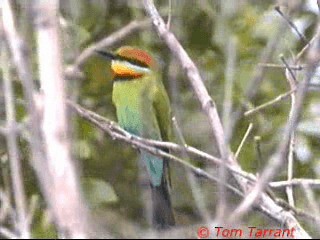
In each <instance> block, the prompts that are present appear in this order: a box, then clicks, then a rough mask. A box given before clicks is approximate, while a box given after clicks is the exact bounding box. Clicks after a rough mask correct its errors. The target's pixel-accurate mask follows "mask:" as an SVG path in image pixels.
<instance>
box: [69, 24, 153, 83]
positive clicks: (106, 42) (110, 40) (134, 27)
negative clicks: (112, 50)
mask: <svg viewBox="0 0 320 240" xmlns="http://www.w3.org/2000/svg"><path fill="white" fill-rule="evenodd" d="M149 25H150V20H149V19H144V20H140V21H137V20H134V21H132V22H130V23H129V24H127V25H126V26H124V27H123V28H121V29H120V30H117V31H116V32H114V33H112V34H111V35H109V36H108V37H106V38H104V39H102V40H101V41H99V42H97V43H94V44H92V45H91V46H89V47H87V48H86V49H85V50H84V51H83V52H82V53H81V54H80V55H79V56H78V57H77V59H76V60H75V62H74V64H73V65H71V66H69V67H68V68H67V69H66V71H65V75H66V77H67V78H72V77H73V76H75V75H78V72H80V69H81V68H82V67H83V65H84V64H85V63H86V61H88V59H89V58H91V57H92V56H94V55H96V52H95V51H96V50H98V49H102V48H109V47H111V46H113V45H114V44H116V43H118V42H120V41H121V40H123V39H124V38H126V37H128V36H130V35H131V34H133V33H135V32H137V31H139V30H141V29H144V28H146V27H148V26H149Z"/></svg>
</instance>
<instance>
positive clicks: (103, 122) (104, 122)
mask: <svg viewBox="0 0 320 240" xmlns="http://www.w3.org/2000/svg"><path fill="white" fill-rule="evenodd" d="M68 105H69V106H70V107H71V108H72V110H74V111H75V112H76V113H77V114H78V115H79V116H80V117H81V118H83V119H85V120H87V121H89V122H90V123H92V124H93V125H95V126H97V127H98V128H99V129H101V130H103V131H104V132H106V133H107V134H109V135H110V136H111V138H112V139H117V140H120V141H123V142H126V143H128V144H130V145H131V146H133V147H136V148H140V149H143V150H146V151H148V152H150V153H151V154H154V155H157V156H161V157H165V158H167V159H168V160H171V161H176V162H178V163H179V164H182V166H184V167H186V168H188V169H190V170H191V171H192V172H194V173H196V174H197V175H199V176H202V177H205V178H207V179H209V180H210V181H214V182H218V183H221V184H224V185H225V186H226V187H227V188H228V189H230V190H231V191H233V192H234V193H236V194H237V195H239V196H241V197H243V194H242V192H240V191H239V190H238V189H235V188H234V187H233V186H230V185H229V184H228V183H225V182H221V181H220V180H219V179H217V178H215V177H214V176H211V175H210V174H208V173H206V172H204V171H203V170H202V169H200V168H197V167H194V166H193V165H192V164H190V163H187V162H185V161H184V160H182V159H180V158H177V157H176V156H174V155H172V154H168V153H167V152H164V151H162V150H159V149H158V148H160V149H161V148H165V149H169V150H172V151H175V152H177V151H178V152H180V153H183V152H187V153H188V154H191V155H193V156H195V159H197V157H198V158H200V159H204V160H207V161H209V162H211V163H215V164H220V165H221V164H224V165H225V167H226V169H228V170H229V171H230V172H232V173H233V174H234V175H236V176H239V177H240V176H241V178H243V179H246V180H248V181H249V182H250V183H249V182H248V185H249V184H250V185H252V183H254V182H255V181H256V178H255V176H254V175H252V174H249V173H246V172H244V171H242V170H241V169H239V168H235V167H234V166H231V165H229V164H226V163H225V162H224V161H222V160H219V159H217V158H215V157H213V156H211V155H209V154H207V153H205V152H202V151H200V150H198V149H195V148H193V147H190V146H180V145H177V144H175V143H171V142H160V141H155V140H149V139H144V138H141V137H137V136H134V135H131V134H130V133H128V132H126V131H125V130H123V129H122V128H120V127H119V126H118V125H117V124H116V123H115V122H112V121H110V120H108V119H105V118H103V117H101V116H100V115H98V114H96V113H94V112H91V111H89V110H86V109H85V108H83V107H81V106H79V105H78V104H75V103H73V102H71V101H68ZM154 147H157V148H154ZM319 184H320V182H319ZM272 186H273V185H272ZM274 201H276V200H273V199H271V198H270V197H269V195H266V194H264V195H262V202H261V203H258V204H255V205H254V206H253V207H254V209H257V210H259V211H260V212H262V213H263V214H265V215H266V216H269V217H270V218H271V219H274V220H276V221H278V222H280V223H282V224H283V223H284V224H285V225H286V226H288V227H289V228H291V227H294V228H296V229H297V232H298V236H305V237H308V234H306V233H305V232H304V230H303V229H302V228H301V226H300V225H299V223H298V222H297V221H296V220H295V219H294V217H293V216H292V215H291V214H290V213H289V212H287V211H286V209H283V208H282V207H279V206H280V205H277V204H278V201H277V202H274ZM276 203H277V204H276Z"/></svg>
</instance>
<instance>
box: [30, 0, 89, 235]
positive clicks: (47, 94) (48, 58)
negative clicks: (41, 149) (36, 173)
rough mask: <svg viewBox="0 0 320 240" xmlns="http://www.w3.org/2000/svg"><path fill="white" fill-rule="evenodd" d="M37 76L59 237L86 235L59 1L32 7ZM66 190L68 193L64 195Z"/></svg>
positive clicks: (84, 207)
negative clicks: (69, 117)
mask: <svg viewBox="0 0 320 240" xmlns="http://www.w3.org/2000/svg"><path fill="white" fill-rule="evenodd" d="M34 13H35V15H36V18H35V28H36V35H37V45H38V61H39V78H40V82H41V89H42V90H43V121H42V125H41V128H42V132H43V137H44V146H45V149H46V152H47V164H48V173H47V174H49V176H50V178H51V179H50V180H51V184H50V189H48V191H49V192H50V196H51V197H50V199H47V201H48V203H49V206H50V208H51V210H52V214H53V216H54V219H55V223H56V224H57V227H58V231H59V233H60V234H62V236H67V237H71V238H87V237H88V231H89V227H88V225H87V224H88V209H87V208H86V206H85V205H84V199H83V196H82V194H81V191H80V185H79V184H80V179H79V177H78V176H77V174H76V171H75V166H74V164H73V162H72V159H71V153H70V142H69V139H70V137H69V136H68V133H69V131H68V127H67V125H68V123H67V112H66V105H65V86H64V79H63V76H62V62H61V59H62V57H61V49H60V46H61V44H60V38H59V27H58V19H57V16H58V1H54V2H51V3H45V2H42V1H37V3H36V6H35V8H34ZM66 193H67V194H68V195H67V196H68V197H66Z"/></svg>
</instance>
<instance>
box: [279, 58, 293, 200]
mask: <svg viewBox="0 0 320 240" xmlns="http://www.w3.org/2000/svg"><path fill="white" fill-rule="evenodd" d="M280 58H281V61H282V62H283V64H284V65H286V66H289V64H288V63H287V61H286V60H285V58H284V57H283V56H280ZM285 74H286V78H287V81H288V83H289V86H290V90H291V91H292V94H291V108H290V113H289V119H290V118H291V117H292V115H293V111H294V108H295V107H296V92H295V91H294V90H295V89H296V88H297V79H296V76H295V74H294V72H293V71H292V69H290V68H287V69H286V70H285ZM294 144H295V131H292V133H291V136H290V145H289V151H288V173H287V174H288V178H287V179H288V181H290V180H291V179H292V177H293V160H294V159H293V151H294ZM286 193H287V197H288V201H289V204H290V205H291V206H294V197H293V189H292V187H291V186H288V187H287V188H286Z"/></svg>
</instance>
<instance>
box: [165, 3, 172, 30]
mask: <svg viewBox="0 0 320 240" xmlns="http://www.w3.org/2000/svg"><path fill="white" fill-rule="evenodd" d="M168 1H169V13H168V20H167V24H166V25H167V29H168V30H170V26H171V17H172V0H168Z"/></svg>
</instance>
